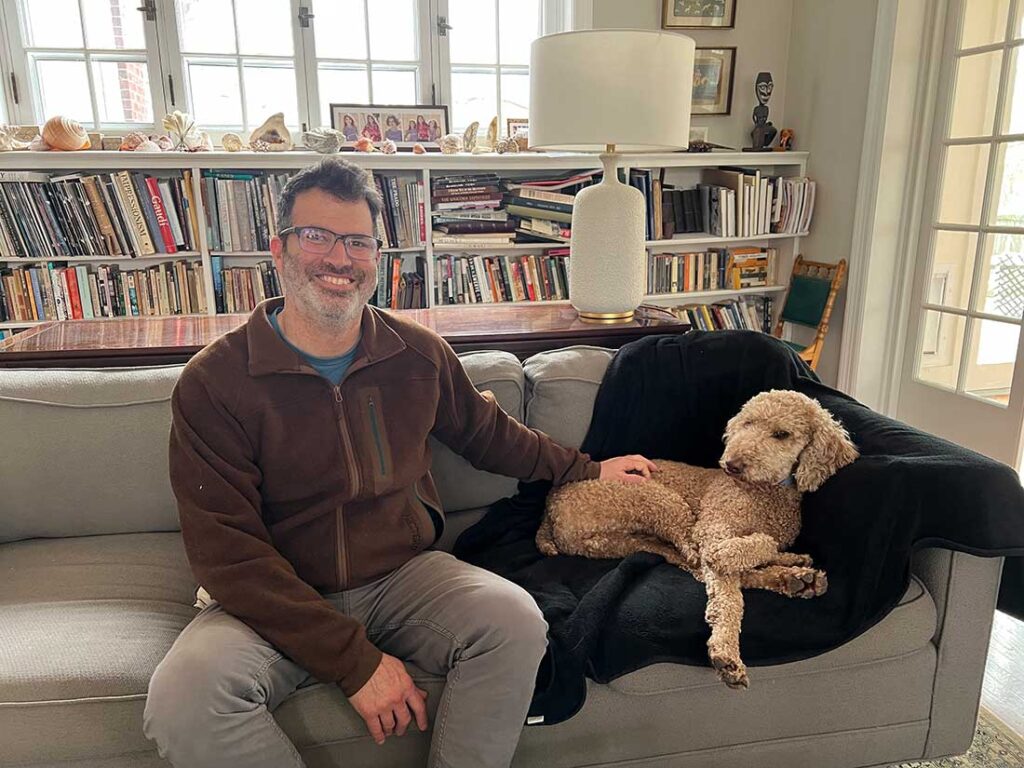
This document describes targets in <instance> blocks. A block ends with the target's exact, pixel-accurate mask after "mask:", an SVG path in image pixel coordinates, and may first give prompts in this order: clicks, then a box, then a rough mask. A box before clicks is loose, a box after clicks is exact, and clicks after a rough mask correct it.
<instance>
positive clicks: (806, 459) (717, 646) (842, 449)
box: [537, 390, 857, 688]
mask: <svg viewBox="0 0 1024 768" xmlns="http://www.w3.org/2000/svg"><path fill="white" fill-rule="evenodd" d="M724 440H725V451H724V452H723V454H722V458H721V460H720V461H719V465H720V467H721V469H705V468H703V467H693V466H689V465H687V464H681V463H679V462H673V461H658V462H657V467H658V469H657V471H656V472H655V473H654V475H653V476H652V479H650V480H649V481H647V482H644V483H630V484H625V483H620V482H613V481H607V480H584V481H581V482H578V483H569V484H567V485H564V486H561V487H560V488H557V489H555V490H554V491H552V493H551V494H550V495H549V496H548V500H547V509H546V512H545V515H544V519H543V521H542V523H541V526H540V529H539V530H538V531H537V548H538V549H539V550H540V551H541V552H543V553H544V554H546V555H556V554H559V553H562V554H566V555H579V556H583V557H592V558H611V557H616V558H617V557H626V556H627V555H630V554H632V553H634V552H653V553H655V554H659V555H662V556H664V558H665V560H666V561H668V562H670V563H672V564H674V565H677V566H679V567H680V568H683V569H685V570H687V571H689V572H690V573H692V574H693V575H694V576H695V577H696V578H697V579H699V580H700V581H702V582H703V583H704V585H705V589H706V590H707V595H708V601H707V609H706V611H705V614H704V616H705V619H706V621H707V623H708V625H709V626H710V627H711V638H710V639H709V640H708V657H709V658H710V660H711V664H712V666H713V667H714V668H715V669H716V670H717V672H718V676H719V678H720V679H721V680H722V681H723V682H725V683H726V685H728V686H730V687H732V688H746V687H747V685H748V679H747V670H746V667H745V666H744V664H743V661H742V659H741V658H740V622H741V620H742V618H743V594H742V592H741V591H740V590H741V589H743V588H747V589H753V588H756V589H768V590H771V591H773V592H778V593H779V594H782V595H786V596H789V597H816V596H818V595H821V594H824V592H825V590H826V588H827V580H826V578H825V573H824V572H823V571H820V570H816V569H814V568H812V567H811V565H812V562H811V558H810V556H808V555H801V554H795V553H792V552H785V551H783V550H785V549H786V548H787V547H788V546H790V545H791V544H792V543H793V541H794V539H796V537H797V534H798V533H799V532H800V497H801V495H802V494H803V493H805V492H807V491H814V490H817V489H818V487H819V486H821V484H822V483H824V482H825V481H826V480H827V479H828V478H829V477H831V476H832V475H833V474H835V472H836V471H837V470H839V469H840V468H841V467H844V466H846V465H847V464H850V463H851V462H852V461H854V459H856V458H857V449H856V448H855V447H854V445H853V443H852V442H851V440H850V437H849V435H847V433H846V430H845V429H843V427H842V426H841V425H840V424H839V423H838V422H837V421H836V420H835V419H834V418H833V417H832V415H831V414H830V413H829V412H828V411H826V410H825V409H824V408H822V407H821V405H819V404H818V402H817V401H816V400H812V399H811V398H809V397H807V396H806V395H802V394H800V393H799V392H791V391H788V390H772V391H770V392H762V393H761V394H759V395H756V396H755V397H753V398H751V399H750V400H749V401H748V402H747V404H746V405H744V406H743V408H742V410H740V412H739V413H738V414H737V415H736V416H734V417H733V418H732V419H730V420H729V423H728V424H727V425H726V428H725V435H724Z"/></svg>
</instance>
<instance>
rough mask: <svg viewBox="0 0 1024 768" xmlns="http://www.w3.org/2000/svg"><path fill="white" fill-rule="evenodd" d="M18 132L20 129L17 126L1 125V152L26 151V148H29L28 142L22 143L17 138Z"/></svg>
mask: <svg viewBox="0 0 1024 768" xmlns="http://www.w3.org/2000/svg"><path fill="white" fill-rule="evenodd" d="M17 131H18V129H17V127H16V126H13V125H3V124H0V152H10V151H11V150H15V149H25V147H27V146H28V142H27V141H20V140H19V139H17V138H15V136H16V135H17Z"/></svg>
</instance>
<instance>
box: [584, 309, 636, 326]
mask: <svg viewBox="0 0 1024 768" xmlns="http://www.w3.org/2000/svg"><path fill="white" fill-rule="evenodd" d="M576 313H577V314H578V315H579V316H580V320H582V321H583V322H584V323H602V324H614V323H628V322H630V321H632V319H633V314H634V313H633V312H584V311H582V310H579V309H577V310H576Z"/></svg>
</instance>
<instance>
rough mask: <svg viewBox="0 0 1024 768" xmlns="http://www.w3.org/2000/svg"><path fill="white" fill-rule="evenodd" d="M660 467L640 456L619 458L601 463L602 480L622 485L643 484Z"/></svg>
mask: <svg viewBox="0 0 1024 768" xmlns="http://www.w3.org/2000/svg"><path fill="white" fill-rule="evenodd" d="M657 469H658V467H657V466H656V465H655V463H654V462H653V461H651V460H650V459H646V458H644V457H643V456H640V455H639V454H634V455H632V456H617V457H615V458H614V459H605V460H604V461H602V462H601V477H600V479H601V480H618V481H619V482H620V483H643V482H646V481H647V479H648V478H650V476H651V472H655V471H657Z"/></svg>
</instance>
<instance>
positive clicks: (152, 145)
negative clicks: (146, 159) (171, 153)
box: [132, 139, 163, 152]
mask: <svg viewBox="0 0 1024 768" xmlns="http://www.w3.org/2000/svg"><path fill="white" fill-rule="evenodd" d="M132 151H133V152H163V149H161V148H160V145H159V144H157V143H156V142H155V141H150V140H149V139H146V140H145V141H144V142H142V143H141V144H139V146H137V147H136V148H135V149H133V150H132Z"/></svg>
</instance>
